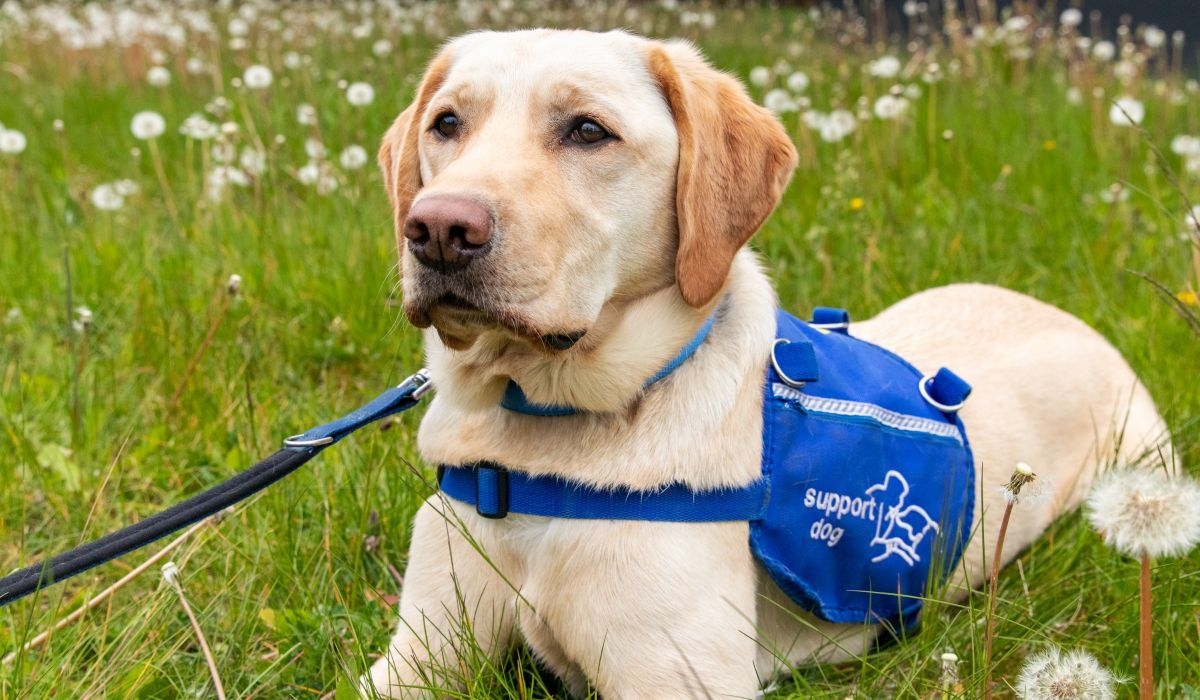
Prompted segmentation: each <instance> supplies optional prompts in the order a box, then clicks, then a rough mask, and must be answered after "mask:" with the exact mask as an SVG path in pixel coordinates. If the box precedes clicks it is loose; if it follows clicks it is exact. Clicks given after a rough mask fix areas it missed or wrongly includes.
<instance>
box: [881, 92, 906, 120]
mask: <svg viewBox="0 0 1200 700" xmlns="http://www.w3.org/2000/svg"><path fill="white" fill-rule="evenodd" d="M906 111H908V100H906V99H904V98H903V97H897V96H894V95H884V96H883V97H880V98H879V99H878V100H875V116H876V117H879V118H880V119H883V120H885V121H887V120H892V119H899V118H900V117H901V116H903V115H904V113H905V112H906Z"/></svg>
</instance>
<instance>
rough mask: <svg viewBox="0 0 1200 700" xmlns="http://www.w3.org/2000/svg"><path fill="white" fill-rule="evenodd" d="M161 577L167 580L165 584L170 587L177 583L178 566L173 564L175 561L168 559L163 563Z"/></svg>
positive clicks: (175, 585)
mask: <svg viewBox="0 0 1200 700" xmlns="http://www.w3.org/2000/svg"><path fill="white" fill-rule="evenodd" d="M162 577H163V580H164V581H166V582H167V585H169V586H171V587H172V588H174V587H177V586H178V585H179V567H178V566H176V565H175V562H173V561H169V562H167V563H166V564H163V566H162Z"/></svg>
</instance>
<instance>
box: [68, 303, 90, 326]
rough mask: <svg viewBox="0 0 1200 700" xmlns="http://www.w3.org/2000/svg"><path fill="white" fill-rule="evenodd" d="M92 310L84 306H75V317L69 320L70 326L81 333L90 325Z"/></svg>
mask: <svg viewBox="0 0 1200 700" xmlns="http://www.w3.org/2000/svg"><path fill="white" fill-rule="evenodd" d="M92 319H93V316H92V310H91V309H89V308H88V307H86V306H76V307H75V318H74V320H72V321H71V327H72V328H74V329H75V331H76V332H78V333H82V332H84V331H86V330H87V329H89V328H91V327H92Z"/></svg>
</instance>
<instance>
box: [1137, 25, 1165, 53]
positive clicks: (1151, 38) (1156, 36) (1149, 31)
mask: <svg viewBox="0 0 1200 700" xmlns="http://www.w3.org/2000/svg"><path fill="white" fill-rule="evenodd" d="M1142 40H1143V41H1145V42H1146V46H1149V47H1150V48H1152V49H1159V48H1162V47H1163V45H1164V44H1166V43H1167V33H1166V32H1164V31H1163V30H1161V29H1159V28H1158V27H1156V26H1154V25H1153V24H1152V25H1150V26H1149V27H1146V31H1145V32H1143V34H1142Z"/></svg>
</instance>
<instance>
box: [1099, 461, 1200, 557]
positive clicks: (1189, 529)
mask: <svg viewBox="0 0 1200 700" xmlns="http://www.w3.org/2000/svg"><path fill="white" fill-rule="evenodd" d="M1087 510H1088V520H1089V521H1090V522H1091V524H1092V527H1094V528H1095V529H1096V530H1097V531H1098V532H1099V533H1100V534H1101V536H1103V537H1104V541H1105V542H1106V543H1107V544H1108V545H1109V546H1110V547H1112V548H1113V549H1116V550H1117V551H1118V552H1121V553H1122V554H1126V555H1128V556H1131V557H1135V558H1141V557H1143V556H1147V557H1150V558H1154V559H1156V558H1158V557H1172V556H1180V555H1182V554H1185V553H1186V552H1188V550H1190V549H1192V548H1193V547H1195V546H1196V544H1197V543H1198V542H1200V482H1197V481H1196V480H1195V479H1192V478H1190V477H1186V476H1171V475H1169V474H1167V473H1166V472H1165V471H1162V470H1158V469H1120V470H1111V471H1109V472H1106V473H1105V474H1103V475H1102V476H1100V478H1098V479H1097V480H1096V483H1095V485H1094V486H1093V487H1092V492H1091V494H1089V495H1088V498H1087Z"/></svg>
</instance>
